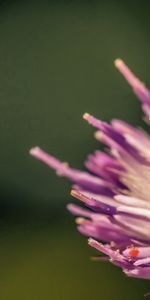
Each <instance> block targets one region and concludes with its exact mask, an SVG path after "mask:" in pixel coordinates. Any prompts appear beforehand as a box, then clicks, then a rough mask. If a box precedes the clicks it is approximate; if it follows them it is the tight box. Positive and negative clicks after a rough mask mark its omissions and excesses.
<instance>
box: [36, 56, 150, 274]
mask: <svg viewBox="0 0 150 300" xmlns="http://www.w3.org/2000/svg"><path fill="white" fill-rule="evenodd" d="M115 66H116V67H117V69H118V70H119V71H120V72H121V73H122V75H123V76H124V77H125V79H126V80H127V81H128V83H129V85H130V86H131V88H132V89H133V92H134V94H135V95H136V96H137V97H138V98H139V99H140V101H141V105H142V109H143V111H144V113H145V115H146V119H147V120H149V119H150V91H149V90H148V89H147V88H146V86H145V85H144V84H143V83H142V82H141V81H140V80H139V79H138V78H137V77H135V75H134V74H133V73H132V72H131V71H130V69H129V68H128V67H127V66H126V65H125V63H124V62H123V61H122V60H121V59H117V60H116V61H115ZM83 118H84V119H85V120H86V121H87V122H88V123H90V124H91V125H93V126H94V127H95V128H96V129H97V131H96V134H95V137H96V139H97V140H99V141H100V142H102V143H103V144H105V145H106V146H107V148H108V149H109V151H108V150H107V151H106V152H102V151H99V150H96V151H95V152H94V153H93V154H90V155H89V156H88V157H87V160H86V161H85V166H86V168H87V170H88V171H87V172H84V171H80V170H77V169H73V168H70V166H69V165H68V164H67V163H62V162H60V161H59V160H58V159H56V158H55V157H53V156H51V155H49V154H47V153H46V152H44V151H43V150H41V149H40V148H38V147H35V148H32V149H31V151H30V153H31V155H33V156H35V157H36V158H37V159H39V160H41V161H42V162H44V163H45V164H47V165H48V166H49V167H50V168H52V169H54V170H55V171H56V172H57V175H59V176H64V177H67V178H68V179H69V180H70V181H72V182H73V189H72V191H71V195H72V196H73V197H75V198H77V199H79V200H80V201H81V202H82V204H83V205H84V207H83V206H82V207H80V206H78V205H75V204H69V205H68V210H69V211H70V212H71V213H72V214H73V215H75V216H77V218H76V223H77V228H78V230H79V231H80V232H81V233H82V234H84V235H86V236H88V237H89V240H88V242H89V245H90V246H92V247H94V248H96V249H97V250H98V251H100V252H101V253H103V254H104V255H103V256H100V257H99V258H104V259H105V258H106V259H108V260H110V261H111V262H112V263H113V264H114V265H117V266H119V267H121V268H122V269H123V272H124V273H125V274H126V275H128V276H130V277H137V278H143V279H150V136H149V135H148V134H147V133H146V132H144V131H143V130H140V129H137V128H134V127H133V126H131V125H129V124H127V123H126V122H124V121H121V120H116V119H114V120H112V122H111V123H110V124H108V123H106V122H103V121H100V120H98V119H96V118H95V117H93V116H92V115H90V114H88V113H85V114H84V116H83Z"/></svg>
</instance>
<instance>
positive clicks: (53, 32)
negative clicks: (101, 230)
mask: <svg viewBox="0 0 150 300" xmlns="http://www.w3.org/2000/svg"><path fill="white" fill-rule="evenodd" d="M142 3H143V2H140V1H139V2H137V1H132V2H131V1H129V0H126V1H122V2H121V1H117V0H112V1H100V0H99V1H75V0H74V1H73V0H72V1H71V0H66V1H65V0H64V1H63V0H62V1H61V0H60V1H57V0H56V1H50V0H49V1H48V0H47V1H45V0H42V1H33V0H30V1H27V0H26V1H23V0H20V1H4V0H3V1H1V2H0V299H2V300H13V299H15V300H20V299H21V300H48V299H52V300H63V299H65V300H67V299H68V300H75V299H83V300H85V299H86V300H91V299H94V300H99V299H101V300H103V299H114V300H116V299H128V300H131V299H132V300H133V299H136V300H138V299H143V294H144V293H145V292H148V291H150V284H149V282H146V281H142V280H135V279H129V278H127V277H125V275H124V274H122V273H121V271H120V270H119V269H118V268H116V267H114V266H112V265H110V264H108V263H98V262H97V263H96V262H91V260H90V256H91V255H94V254H96V252H95V251H94V250H93V249H90V248H89V247H88V246H87V240H86V238H84V237H82V236H80V235H79V233H78V232H77V231H76V229H75V225H74V219H73V217H72V216H70V215H69V213H68V212H67V211H66V208H65V206H66V204H67V203H68V202H69V201H72V199H71V197H70V195H69V191H70V184H69V183H67V181H66V180H65V179H62V178H57V177H56V176H55V174H54V173H53V171H51V170H49V169H48V168H47V167H46V166H44V165H42V164H41V163H40V162H39V161H36V160H35V159H34V158H32V157H30V156H29V153H28V152H29V149H30V148H31V147H32V146H36V145H39V146H41V147H42V148H44V149H45V150H47V151H49V152H51V153H52V154H55V155H56V156H57V157H59V158H60V159H62V160H63V161H69V162H70V163H71V164H72V165H73V166H76V167H78V168H84V167H83V161H84V159H85V157H86V155H87V153H89V152H92V151H93V150H94V149H98V148H100V147H101V146H100V145H99V144H98V142H96V141H95V140H94V138H93V133H94V130H93V128H91V127H90V126H89V125H88V124H86V122H84V121H83V120H82V114H83V113H84V112H86V111H88V112H89V113H92V114H94V115H96V116H97V117H99V118H101V119H103V120H107V121H108V120H110V119H111V118H114V117H115V118H122V119H124V120H127V121H129V122H131V123H132V124H138V125H140V126H141V125H143V123H142V121H141V112H140V106H139V103H138V101H137V100H136V99H135V96H134V95H133V94H132V92H131V90H130V88H129V87H128V85H127V84H126V82H125V81H124V79H123V78H122V77H121V76H120V74H119V73H118V72H117V71H116V70H115V68H114V66H113V60H114V59H115V58H117V57H122V58H123V59H124V60H125V61H126V62H127V64H128V65H130V67H131V68H132V69H133V70H134V71H135V72H136V73H137V74H138V75H139V77H140V78H142V79H143V80H144V81H145V82H146V83H147V84H149V85H150V60H149V53H150V37H149V34H150V19H149V4H148V1H145V2H144V3H143V4H144V5H143V4H142ZM144 126H146V125H144Z"/></svg>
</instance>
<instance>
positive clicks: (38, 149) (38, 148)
mask: <svg viewBox="0 0 150 300" xmlns="http://www.w3.org/2000/svg"><path fill="white" fill-rule="evenodd" d="M39 151H40V147H38V146H36V147H33V148H31V149H30V150H29V153H30V154H31V155H33V156H36V155H37V154H38V153H39Z"/></svg>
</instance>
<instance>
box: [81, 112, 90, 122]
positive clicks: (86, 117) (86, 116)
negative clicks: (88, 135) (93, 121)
mask: <svg viewBox="0 0 150 300" xmlns="http://www.w3.org/2000/svg"><path fill="white" fill-rule="evenodd" d="M89 117H90V114H89V113H84V114H83V119H84V120H86V121H88V120H89Z"/></svg>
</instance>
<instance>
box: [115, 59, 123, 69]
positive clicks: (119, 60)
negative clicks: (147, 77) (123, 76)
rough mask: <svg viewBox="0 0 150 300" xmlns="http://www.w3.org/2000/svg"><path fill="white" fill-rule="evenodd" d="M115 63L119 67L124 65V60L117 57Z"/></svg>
mask: <svg viewBox="0 0 150 300" xmlns="http://www.w3.org/2000/svg"><path fill="white" fill-rule="evenodd" d="M114 65H115V67H116V68H118V69H119V68H120V67H121V66H122V65H124V61H123V60H122V59H121V58H116V59H115V60H114Z"/></svg>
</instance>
